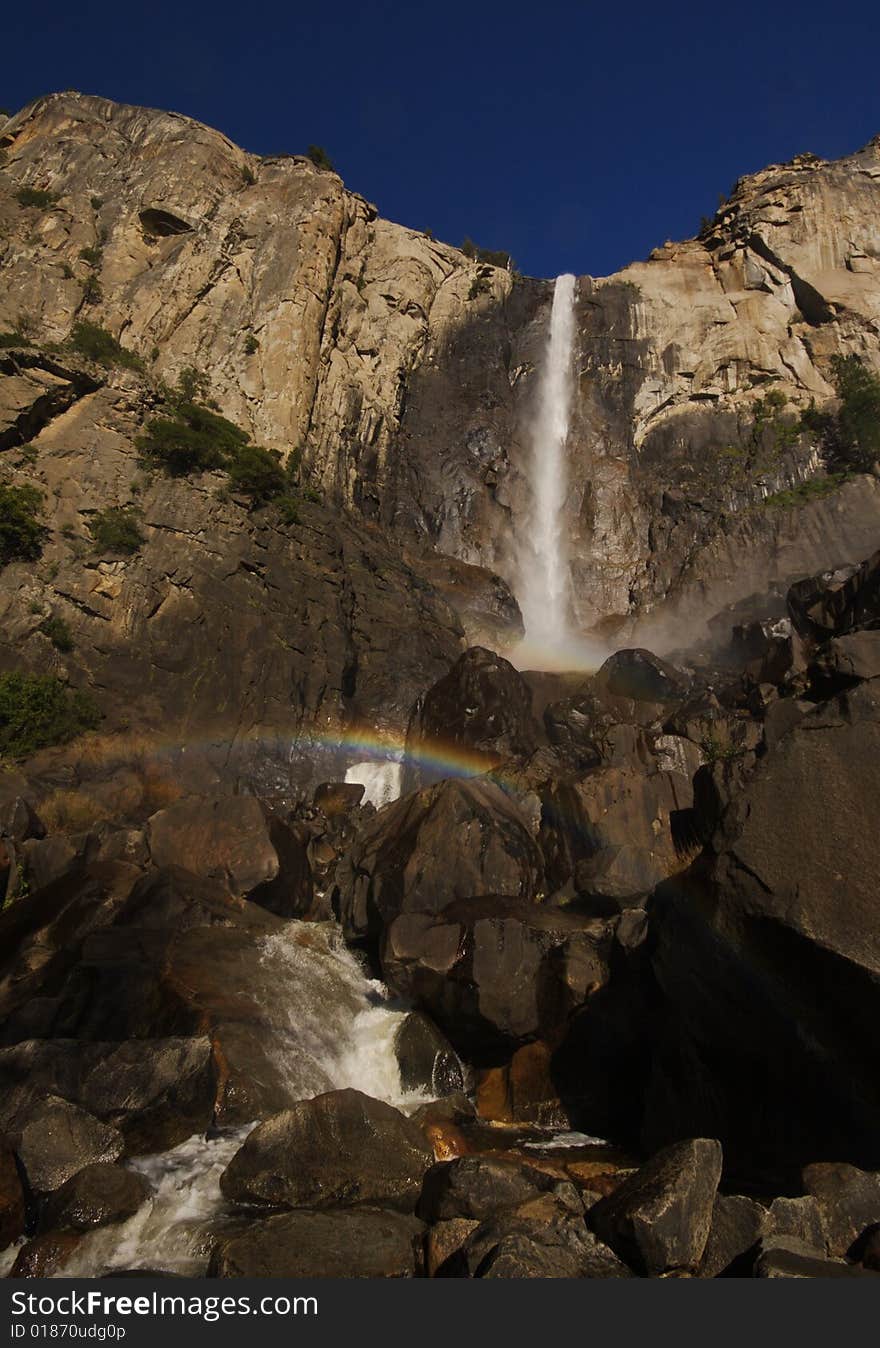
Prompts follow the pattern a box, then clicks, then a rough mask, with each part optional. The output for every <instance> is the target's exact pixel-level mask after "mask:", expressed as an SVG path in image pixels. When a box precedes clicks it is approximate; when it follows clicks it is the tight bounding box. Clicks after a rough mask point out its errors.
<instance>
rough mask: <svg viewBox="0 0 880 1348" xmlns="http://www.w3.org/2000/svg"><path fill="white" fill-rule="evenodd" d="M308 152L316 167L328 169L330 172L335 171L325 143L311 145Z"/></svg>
mask: <svg viewBox="0 0 880 1348" xmlns="http://www.w3.org/2000/svg"><path fill="white" fill-rule="evenodd" d="M306 153H307V155H308V157H309V159H311V161H312V163H313V164H314V165H315V167H316V168H319V169H326V170H327V172H328V173H334V172H335V169H334V168H333V164H332V163H331V161H330V156H329V154H328V153H327V151H326V150H325V149H324V147H323V145H310V146H309V148H308V150H307V151H306Z"/></svg>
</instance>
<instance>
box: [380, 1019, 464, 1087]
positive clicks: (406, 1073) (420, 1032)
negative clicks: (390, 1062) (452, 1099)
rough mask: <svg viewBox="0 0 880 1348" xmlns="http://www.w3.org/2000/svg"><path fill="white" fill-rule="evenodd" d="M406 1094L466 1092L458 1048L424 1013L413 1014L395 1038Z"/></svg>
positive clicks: (402, 1023)
mask: <svg viewBox="0 0 880 1348" xmlns="http://www.w3.org/2000/svg"><path fill="white" fill-rule="evenodd" d="M394 1052H395V1054H396V1055H397V1061H398V1063H399V1065H400V1084H401V1087H402V1088H403V1090H404V1091H413V1092H417V1093H420V1094H428V1095H433V1096H435V1097H437V1096H442V1095H451V1094H453V1093H454V1092H455V1091H461V1090H463V1089H464V1084H465V1083H464V1072H463V1069H462V1065H461V1063H460V1061H459V1058H458V1055H457V1054H456V1052H455V1049H454V1048H453V1047H452V1045H451V1044H450V1042H449V1040H448V1039H447V1038H446V1037H445V1035H443V1034H441V1033H440V1031H439V1030H438V1029H437V1026H436V1025H434V1024H433V1022H432V1021H431V1020H430V1019H429V1018H428V1017H427V1016H426V1015H425V1014H424V1013H423V1012H421V1011H411V1012H409V1014H408V1015H407V1016H406V1018H405V1019H404V1020H403V1021H401V1023H400V1026H399V1028H398V1029H397V1031H396V1033H395V1036H394Z"/></svg>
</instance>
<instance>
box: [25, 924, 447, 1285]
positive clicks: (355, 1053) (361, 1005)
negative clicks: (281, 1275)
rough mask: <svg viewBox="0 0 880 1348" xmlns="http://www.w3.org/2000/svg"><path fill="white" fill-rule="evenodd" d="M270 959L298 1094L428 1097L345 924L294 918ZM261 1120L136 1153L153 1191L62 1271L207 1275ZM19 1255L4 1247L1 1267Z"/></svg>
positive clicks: (281, 1053)
mask: <svg viewBox="0 0 880 1348" xmlns="http://www.w3.org/2000/svg"><path fill="white" fill-rule="evenodd" d="M261 964H262V968H263V969H264V971H265V974H266V981H265V983H263V984H261V987H260V990H259V991H260V995H261V996H266V995H272V996H274V997H275V998H280V999H283V1015H282V1020H287V1021H288V1023H289V1030H288V1031H287V1032H286V1033H285V1032H284V1031H283V1029H281V1027H279V1030H280V1032H277V1033H275V1034H274V1035H273V1043H272V1045H271V1053H272V1056H273V1058H274V1060H275V1063H276V1066H278V1067H279V1068H281V1071H282V1076H283V1078H284V1079H285V1081H286V1089H287V1090H288V1091H289V1093H290V1098H291V1102H293V1101H294V1100H296V1099H303V1098H305V1097H307V1096H309V1095H316V1094H320V1093H321V1092H322V1091H325V1090H333V1089H337V1090H338V1089H342V1088H344V1087H354V1088H355V1089H357V1090H361V1091H364V1092H365V1094H368V1095H372V1096H373V1097H375V1098H377V1099H381V1100H386V1101H387V1102H388V1103H389V1104H393V1105H396V1106H397V1107H398V1108H402V1109H405V1110H406V1109H412V1108H414V1107H415V1106H416V1105H418V1104H420V1103H422V1099H423V1098H426V1097H420V1096H418V1095H414V1094H407V1093H406V1092H405V1091H403V1089H402V1088H401V1084H400V1070H399V1067H398V1062H397V1057H396V1054H395V1050H394V1038H395V1034H396V1032H397V1029H398V1026H399V1025H400V1023H401V1021H402V1020H403V1018H404V1016H405V1014H406V1013H405V1012H403V1011H398V1010H394V1009H393V1008H392V1007H390V1006H389V1005H388V1004H387V1001H388V993H387V990H386V989H385V987H384V986H383V985H382V984H381V983H379V982H378V981H376V980H373V979H370V978H368V977H367V976H366V974H365V973H364V970H363V968H362V967H361V965H360V963H359V962H358V960H357V958H356V957H355V955H353V954H352V952H351V951H349V950H348V949H347V948H346V947H345V945H344V943H343V941H342V937H341V934H340V933H339V930H338V928H336V926H335V924H331V923H320V924H317V923H301V922H291V923H290V924H289V925H288V927H287V928H285V930H284V931H283V932H281V933H279V934H278V935H274V936H270V937H268V938H267V939H266V940H265V942H264V950H263V957H262V961H261ZM277 1014H278V1013H277V1008H276V1020H277ZM251 1127H253V1125H252V1124H251V1125H248V1126H247V1127H244V1128H240V1129H237V1130H236V1131H235V1132H229V1133H225V1134H223V1135H221V1136H218V1137H214V1138H209V1139H205V1137H203V1136H202V1135H201V1134H198V1135H196V1136H194V1137H190V1138H188V1139H187V1140H186V1141H185V1142H182V1143H180V1145H179V1146H177V1147H174V1148H173V1150H171V1151H167V1152H163V1153H162V1154H160V1155H155V1156H145V1157H138V1158H136V1159H133V1160H130V1161H128V1162H127V1164H128V1165H129V1167H130V1168H131V1169H132V1170H136V1171H137V1172H138V1173H139V1174H141V1175H143V1176H144V1178H145V1179H146V1180H148V1182H149V1183H150V1185H151V1186H152V1188H153V1193H152V1195H151V1197H150V1198H149V1199H148V1200H147V1201H146V1202H145V1203H144V1204H143V1205H142V1206H141V1207H140V1209H139V1210H138V1211H137V1212H136V1213H135V1215H134V1216H133V1217H131V1218H129V1220H128V1221H126V1222H123V1223H120V1224H118V1225H115V1226H109V1227H104V1228H102V1229H100V1230H97V1231H94V1232H91V1233H90V1234H88V1235H87V1236H85V1237H84V1238H83V1240H82V1242H81V1243H80V1245H79V1247H78V1248H77V1250H76V1253H75V1254H74V1256H73V1258H72V1259H71V1260H70V1261H68V1262H67V1263H66V1264H65V1266H64V1269H63V1272H62V1273H60V1274H59V1275H58V1276H60V1277H94V1276H98V1275H100V1274H102V1273H106V1272H109V1271H110V1270H113V1269H134V1268H140V1269H153V1270H157V1271H166V1272H169V1273H179V1274H185V1275H189V1276H200V1275H202V1274H204V1272H205V1270H206V1267H207V1261H208V1258H209V1255H210V1250H211V1246H212V1244H213V1240H214V1237H215V1236H216V1233H217V1231H218V1229H222V1227H223V1226H224V1224H225V1223H227V1222H228V1221H229V1216H228V1214H227V1212H226V1207H225V1202H224V1199H223V1197H222V1195H221V1193H220V1176H221V1174H222V1173H223V1171H224V1170H225V1168H226V1166H227V1165H228V1164H229V1162H230V1160H231V1159H232V1157H233V1156H234V1154H235V1152H236V1151H237V1150H238V1148H239V1147H240V1146H241V1144H242V1142H243V1141H244V1139H245V1137H246V1136H247V1134H248V1133H249V1132H250V1129H251ZM15 1253H16V1251H15V1249H12V1250H10V1251H6V1252H4V1253H3V1254H0V1268H4V1266H9V1265H11V1263H12V1260H13V1259H14V1257H15ZM4 1256H5V1258H4Z"/></svg>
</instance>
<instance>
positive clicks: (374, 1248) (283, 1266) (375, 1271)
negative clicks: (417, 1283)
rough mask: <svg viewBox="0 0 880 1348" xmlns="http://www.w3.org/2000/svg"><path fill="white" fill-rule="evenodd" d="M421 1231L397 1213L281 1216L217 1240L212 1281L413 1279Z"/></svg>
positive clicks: (419, 1264)
mask: <svg viewBox="0 0 880 1348" xmlns="http://www.w3.org/2000/svg"><path fill="white" fill-rule="evenodd" d="M423 1233H424V1227H423V1225H422V1223H421V1222H420V1221H417V1220H416V1218H415V1217H411V1216H407V1215H405V1214H404V1213H401V1212H305V1211H304V1212H285V1213H279V1214H278V1216H275V1217H268V1218H266V1219H265V1220H263V1221H257V1222H251V1223H250V1224H249V1225H248V1226H247V1227H246V1228H245V1229H244V1231H242V1232H240V1233H239V1234H237V1235H234V1236H231V1237H227V1238H225V1239H221V1240H220V1241H218V1243H217V1245H216V1246H215V1249H214V1252H213V1254H212V1256H211V1263H210V1265H209V1268H208V1276H209V1277H212V1278H414V1277H418V1276H419V1275H420V1274H421V1273H422V1270H423V1265H424V1258H423V1253H422V1242H423Z"/></svg>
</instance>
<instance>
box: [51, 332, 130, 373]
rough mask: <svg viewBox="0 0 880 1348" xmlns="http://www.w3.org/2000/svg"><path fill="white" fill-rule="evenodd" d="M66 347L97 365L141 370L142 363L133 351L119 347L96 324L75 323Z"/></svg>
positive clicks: (111, 336)
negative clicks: (121, 366)
mask: <svg viewBox="0 0 880 1348" xmlns="http://www.w3.org/2000/svg"><path fill="white" fill-rule="evenodd" d="M68 345H69V346H70V347H71V349H72V350H73V351H76V352H77V353H78V354H79V355H80V356H86V357H87V358H88V359H89V360H94V361H97V363H98V364H99V365H123V366H125V368H126V369H129V370H141V369H143V361H142V360H141V358H140V356H136V355H135V353H134V352H133V351H129V350H127V348H126V347H124V346H121V345H120V344H119V342H117V340H116V338H115V337H114V336H113V335H112V333H109V332H108V331H107V329H106V328H102V327H99V325H98V324H97V323H87V322H85V321H83V322H81V323H75V324H74V328H73V332H72V333H71V334H70V340H69V343H68Z"/></svg>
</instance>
